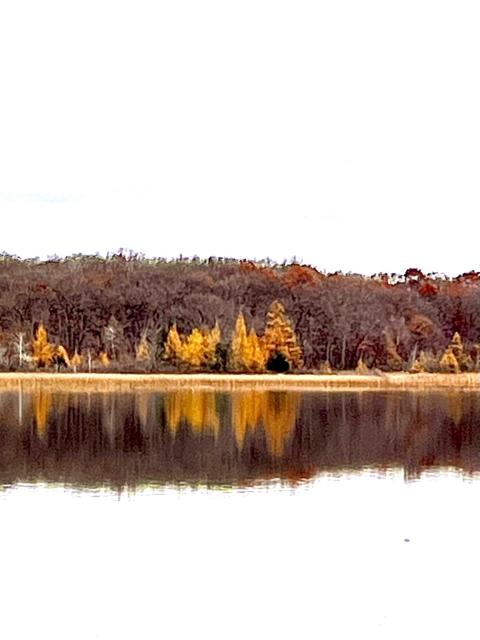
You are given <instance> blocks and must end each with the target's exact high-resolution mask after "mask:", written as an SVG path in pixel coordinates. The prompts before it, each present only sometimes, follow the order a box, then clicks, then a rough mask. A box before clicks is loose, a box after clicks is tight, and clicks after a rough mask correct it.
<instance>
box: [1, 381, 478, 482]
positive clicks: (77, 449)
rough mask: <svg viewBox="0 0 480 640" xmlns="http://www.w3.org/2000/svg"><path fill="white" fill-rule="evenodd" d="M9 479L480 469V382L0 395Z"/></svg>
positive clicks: (231, 477)
mask: <svg viewBox="0 0 480 640" xmlns="http://www.w3.org/2000/svg"><path fill="white" fill-rule="evenodd" d="M0 415H1V416H2V417H1V420H0V482H1V483H2V484H3V485H6V484H12V483H18V482H29V481H37V480H44V481H48V482H60V483H67V484H73V485H77V486H80V487H82V486H103V485H107V486H112V487H115V488H122V487H124V486H129V487H131V488H133V489H134V488H137V487H139V486H144V485H151V484H163V483H191V484H197V483H207V484H227V485H228V484H236V485H238V484H240V485H242V484H250V483H252V482H259V481H265V480H269V479H273V478H279V479H281V480H285V481H288V482H296V481H298V480H306V479H308V478H310V477H312V476H314V475H316V474H319V473H322V472H333V473H342V472H344V471H351V470H362V469H364V468H371V469H375V470H376V471H377V472H387V471H388V470H389V469H393V468H395V469H398V468H403V469H404V473H405V477H406V478H407V479H414V478H416V477H418V476H419V475H420V474H421V473H422V472H423V471H425V470H427V469H439V468H441V467H453V468H456V469H458V470H459V471H461V472H462V473H463V474H465V475H468V474H472V473H477V472H478V471H480V463H479V460H480V456H479V452H480V435H479V431H478V429H477V424H478V422H479V420H480V395H479V394H476V393H475V392H459V391H455V392H453V393H433V392H431V393H428V394H422V393H417V392H403V393H397V392H388V393H385V392H384V393H379V392H363V393H355V392H347V393H339V392H334V393H325V392H322V393H311V392H310V393H300V392H287V391H281V392H280V391H279V392H274V391H263V390H258V391H248V392H247V391H241V392H235V393H225V392H222V393H217V392H215V391H212V390H210V389H209V390H199V391H194V390H191V389H183V390H181V391H178V392H169V393H150V392H148V393H147V392H141V393H130V394H115V393H54V394H51V393H49V392H48V391H45V390H42V391H39V392H37V393H26V392H21V391H19V392H18V393H14V392H4V393H1V394H0Z"/></svg>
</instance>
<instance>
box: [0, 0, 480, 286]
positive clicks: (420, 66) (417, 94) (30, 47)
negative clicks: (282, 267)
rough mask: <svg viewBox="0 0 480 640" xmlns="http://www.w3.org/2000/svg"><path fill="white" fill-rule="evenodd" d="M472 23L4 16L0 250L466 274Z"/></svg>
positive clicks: (479, 144)
mask: <svg viewBox="0 0 480 640" xmlns="http://www.w3.org/2000/svg"><path fill="white" fill-rule="evenodd" d="M479 32H480V5H479V3H478V0H476V1H471V2H468V1H464V0H455V1H450V2H444V1H442V0H435V1H427V0H402V1H395V2H392V1H390V0H378V1H373V0H362V1H360V0H330V1H322V0H315V1H306V0H290V1H288V2H286V1H283V0H272V1H270V0H268V1H267V0H241V1H235V2H232V1H230V0H215V1H212V0H192V1H191V0H169V1H162V0H154V1H151V2H150V1H147V0H135V1H133V0H131V1H129V2H125V1H122V0H114V1H113V0H112V1H110V0H92V1H90V0H82V2H72V1H70V0H58V1H53V0H42V2H39V1H38V0H4V1H3V2H1V3H0V216H1V234H0V251H1V250H4V251H8V252H10V253H15V254H18V255H21V256H42V257H43V256H46V255H49V254H50V255H51V254H59V255H65V254H69V253H73V252H85V253H94V252H100V253H105V252H107V251H113V250H116V249H118V248H120V247H124V248H128V249H133V250H136V251H140V252H143V253H146V254H147V255H160V256H166V257H170V256H177V255H179V254H180V253H181V254H183V255H194V254H197V255H199V256H201V257H208V256H210V255H217V256H236V257H250V258H255V257H256V258H262V257H267V256H269V257H271V258H273V259H276V260H280V261H281V260H283V259H284V258H286V259H291V258H292V257H293V256H296V257H297V258H300V259H302V260H303V261H304V262H306V263H311V264H315V265H316V266H318V267H319V268H320V269H327V270H336V269H343V270H344V271H348V270H353V271H358V272H363V273H367V274H369V273H373V272H376V271H397V272H398V271H403V270H404V269H405V268H406V267H408V266H419V267H421V268H423V269H424V270H426V271H443V272H446V273H450V274H455V273H458V272H461V271H465V270H469V269H472V268H480V251H479V250H478V246H479V226H480V224H479V222H478V217H479V216H478V214H479V211H480V81H479V80H480V73H479V72H480V37H479V35H478V34H479Z"/></svg>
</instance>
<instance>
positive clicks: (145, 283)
mask: <svg viewBox="0 0 480 640" xmlns="http://www.w3.org/2000/svg"><path fill="white" fill-rule="evenodd" d="M0 369H1V370H4V371H16V370H24V371H34V370H36V369H51V370H52V371H53V370H60V369H68V370H73V371H106V370H107V371H112V372H122V371H137V372H143V371H146V372H155V371H159V372H163V371H164V372H173V371H209V370H211V371H217V372H218V371H220V372H221V371H230V372H237V371H238V372H240V371H245V372H257V373H259V372H262V371H277V372H287V371H292V372H316V373H330V372H336V371H352V370H357V371H359V372H362V373H363V372H365V373H366V372H369V371H409V372H411V373H416V372H422V371H427V372H432V373H433V372H437V371H442V372H452V373H455V372H458V371H477V370H480V273H479V272H474V271H472V272H469V273H464V274H462V275H459V276H457V277H455V278H448V277H446V276H444V275H442V274H437V273H429V274H424V273H423V272H422V271H421V270H420V269H418V268H410V269H408V270H407V271H406V272H405V273H404V274H387V273H378V274H374V275H372V276H370V277H366V276H363V275H359V274H353V273H341V272H336V273H323V272H321V271H318V270H317V269H315V268H314V267H311V266H308V265H304V264H299V263H295V262H292V263H287V262H284V263H282V264H277V263H274V262H272V261H270V260H264V261H259V262H252V261H248V260H235V259H226V258H209V259H208V260H201V259H199V258H188V259H185V258H178V259H175V260H165V259H161V258H155V259H153V258H146V257H145V256H143V255H141V254H136V253H132V252H126V251H122V250H120V251H119V252H117V253H115V254H111V255H108V256H107V257H101V256H98V255H93V256H92V255H74V256H69V257H66V258H59V257H53V258H50V259H48V260H40V259H20V258H18V257H16V256H11V255H8V254H1V255H0Z"/></svg>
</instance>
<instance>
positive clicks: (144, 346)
mask: <svg viewBox="0 0 480 640" xmlns="http://www.w3.org/2000/svg"><path fill="white" fill-rule="evenodd" d="M135 352H136V353H135V355H136V359H137V360H138V361H140V362H148V361H149V360H150V357H151V351H150V344H149V343H148V340H147V336H146V335H145V334H143V335H142V339H141V340H140V342H139V343H138V345H137V348H136V350H135Z"/></svg>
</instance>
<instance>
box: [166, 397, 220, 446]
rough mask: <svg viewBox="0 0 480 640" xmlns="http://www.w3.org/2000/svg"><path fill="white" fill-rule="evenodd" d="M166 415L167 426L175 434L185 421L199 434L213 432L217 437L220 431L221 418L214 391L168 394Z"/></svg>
mask: <svg viewBox="0 0 480 640" xmlns="http://www.w3.org/2000/svg"><path fill="white" fill-rule="evenodd" d="M165 413H166V419H167V426H168V428H169V429H170V431H172V432H174V433H175V432H176V431H177V430H178V428H179V426H180V424H181V422H182V421H183V420H184V421H185V422H187V423H188V424H189V425H190V427H191V428H192V430H193V431H195V432H197V433H202V432H205V431H207V432H212V431H213V433H215V435H216V434H218V431H219V429H220V417H219V415H218V411H217V406H216V402H215V393H214V392H213V391H193V390H187V391H173V392H171V393H168V394H167V397H166V402H165Z"/></svg>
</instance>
